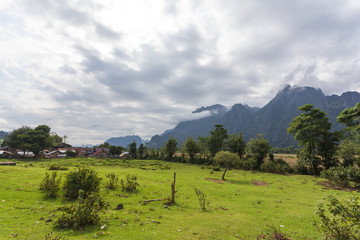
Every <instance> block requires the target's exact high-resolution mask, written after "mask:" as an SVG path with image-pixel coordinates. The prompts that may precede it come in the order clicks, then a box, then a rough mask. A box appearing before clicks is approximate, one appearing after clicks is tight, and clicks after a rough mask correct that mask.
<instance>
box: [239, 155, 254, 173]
mask: <svg viewBox="0 0 360 240" xmlns="http://www.w3.org/2000/svg"><path fill="white" fill-rule="evenodd" d="M256 166H257V162H256V160H255V159H254V158H252V157H249V156H248V157H245V158H244V159H242V160H241V161H240V162H239V163H238V168H241V169H244V170H255V169H256Z"/></svg>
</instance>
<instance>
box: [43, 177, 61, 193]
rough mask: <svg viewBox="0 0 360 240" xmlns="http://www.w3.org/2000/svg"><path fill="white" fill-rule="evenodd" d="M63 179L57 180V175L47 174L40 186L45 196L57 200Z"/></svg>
mask: <svg viewBox="0 0 360 240" xmlns="http://www.w3.org/2000/svg"><path fill="white" fill-rule="evenodd" d="M60 184H61V177H59V178H57V173H56V172H52V173H51V176H50V174H49V173H47V172H46V173H45V177H44V179H43V180H42V182H41V184H40V190H41V191H43V192H45V196H46V197H49V198H56V197H57V196H58V192H59V190H60Z"/></svg>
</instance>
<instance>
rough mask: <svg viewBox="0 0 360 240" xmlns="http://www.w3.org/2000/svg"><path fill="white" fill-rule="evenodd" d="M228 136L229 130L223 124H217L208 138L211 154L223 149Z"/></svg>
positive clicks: (213, 154)
mask: <svg viewBox="0 0 360 240" xmlns="http://www.w3.org/2000/svg"><path fill="white" fill-rule="evenodd" d="M227 138H228V135H227V130H226V129H225V128H224V127H223V125H221V124H216V125H215V130H214V131H210V136H209V138H208V143H207V144H208V147H209V151H210V154H211V156H215V154H216V153H217V152H219V151H221V150H222V149H223V147H224V140H225V139H227Z"/></svg>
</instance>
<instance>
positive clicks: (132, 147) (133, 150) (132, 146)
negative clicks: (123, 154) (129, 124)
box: [128, 140, 136, 158]
mask: <svg viewBox="0 0 360 240" xmlns="http://www.w3.org/2000/svg"><path fill="white" fill-rule="evenodd" d="M128 147H129V153H130V154H131V156H132V158H136V142H135V140H134V141H133V142H132V143H130V144H129V146H128Z"/></svg>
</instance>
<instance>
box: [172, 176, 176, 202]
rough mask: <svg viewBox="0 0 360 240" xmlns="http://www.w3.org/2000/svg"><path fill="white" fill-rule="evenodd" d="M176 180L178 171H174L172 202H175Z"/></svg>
mask: <svg viewBox="0 0 360 240" xmlns="http://www.w3.org/2000/svg"><path fill="white" fill-rule="evenodd" d="M175 181H176V172H174V181H173V182H172V183H171V203H175V193H176V191H175Z"/></svg>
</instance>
